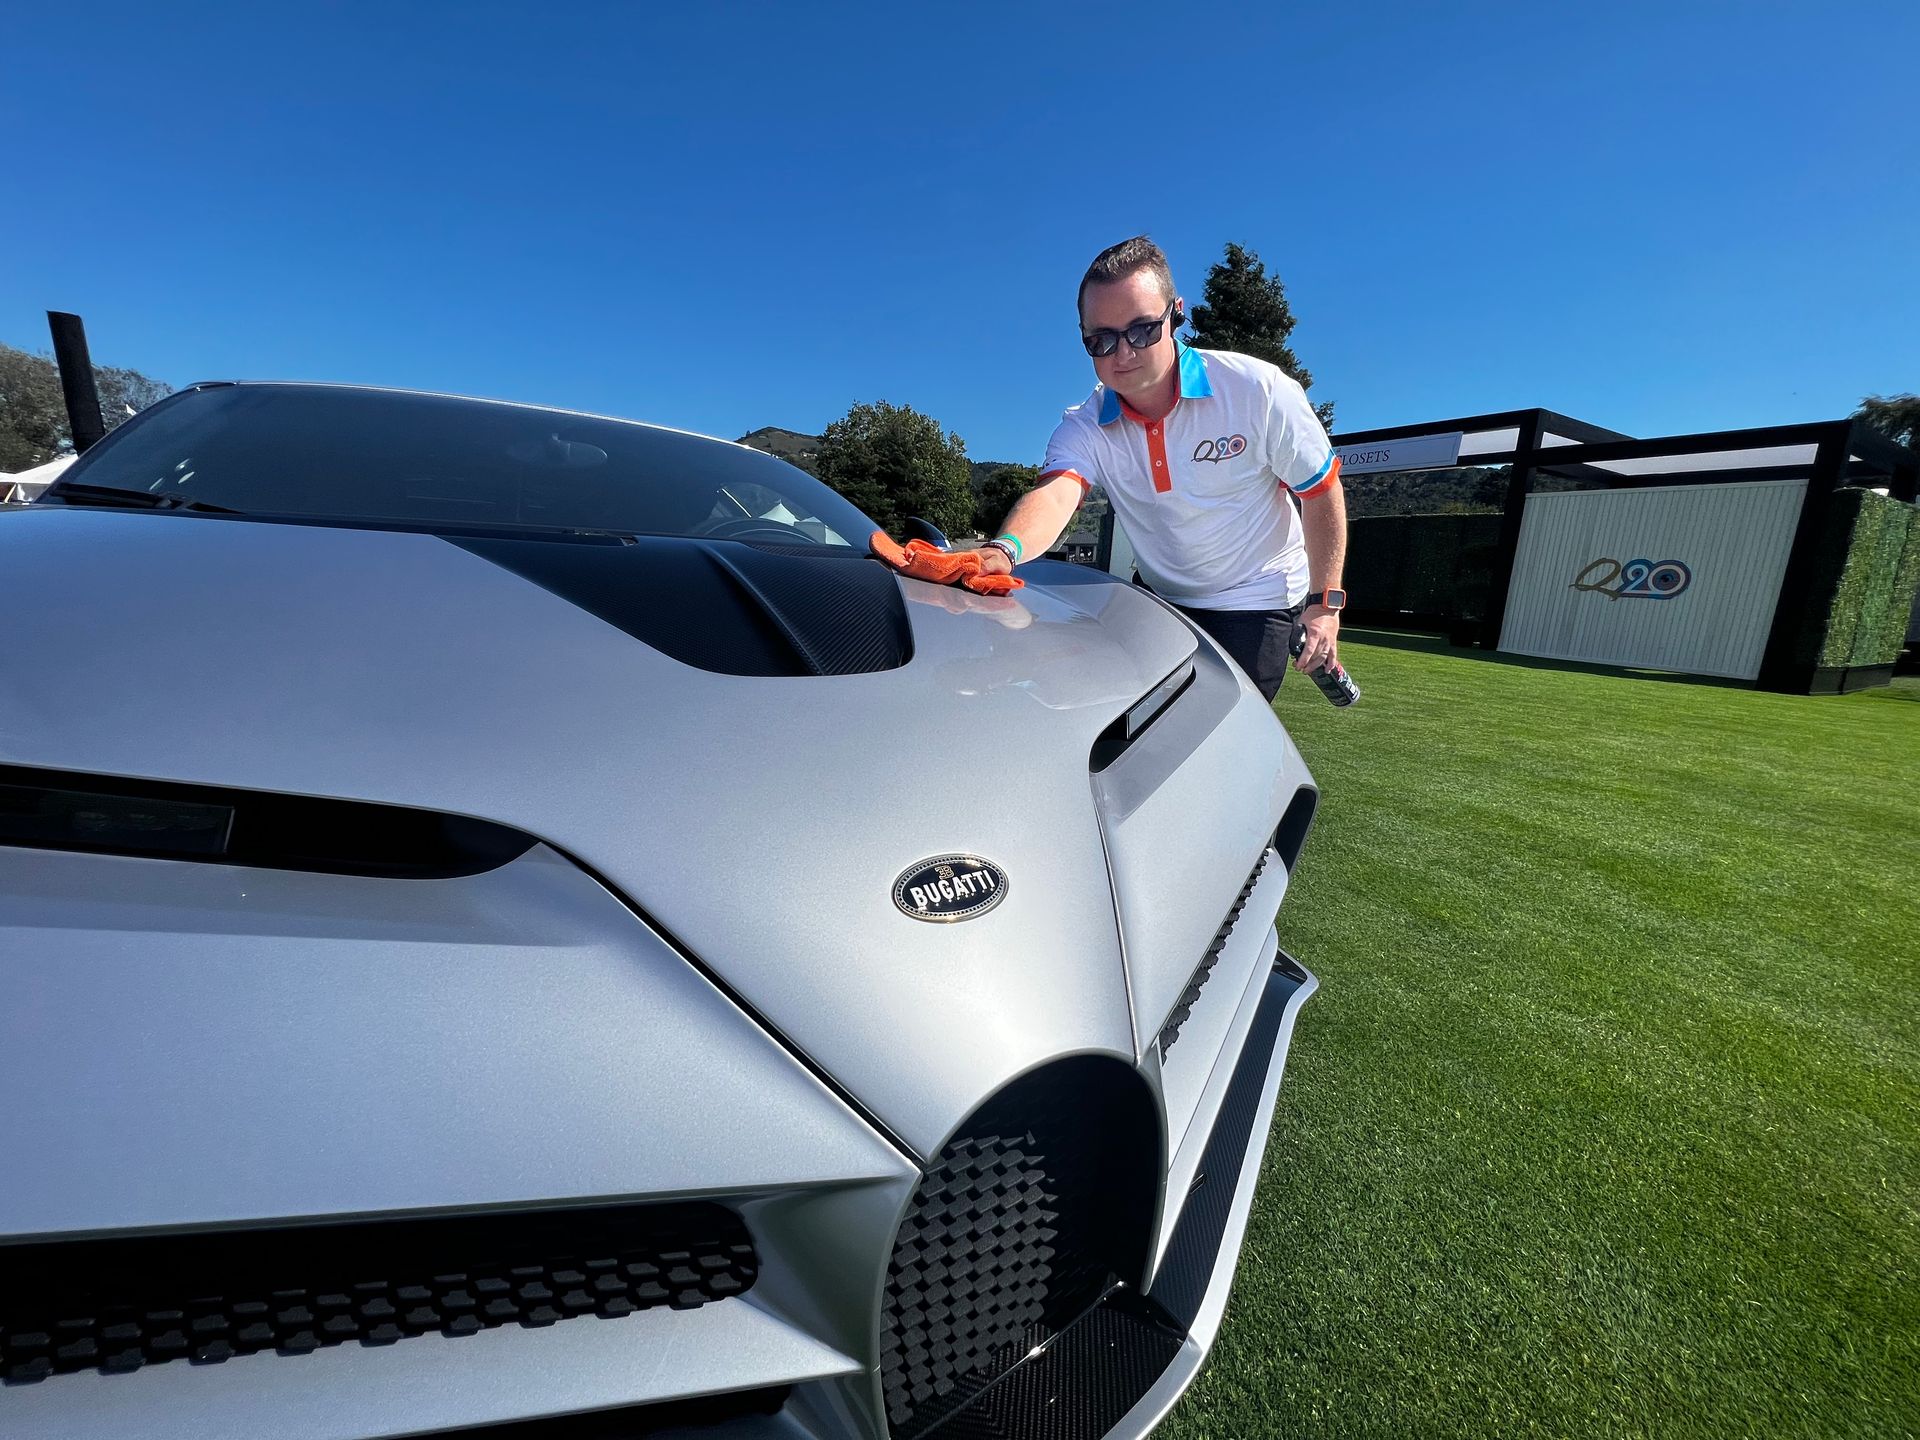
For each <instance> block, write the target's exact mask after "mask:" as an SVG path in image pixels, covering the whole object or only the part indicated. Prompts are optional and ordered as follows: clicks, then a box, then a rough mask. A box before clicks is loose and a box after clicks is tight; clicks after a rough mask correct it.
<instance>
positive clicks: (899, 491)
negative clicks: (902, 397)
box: [814, 400, 973, 538]
mask: <svg viewBox="0 0 1920 1440" xmlns="http://www.w3.org/2000/svg"><path fill="white" fill-rule="evenodd" d="M814 463H815V464H816V465H817V466H818V473H819V476H820V478H821V479H822V480H824V481H825V482H826V483H827V484H828V485H831V486H832V487H833V488H834V489H835V490H837V491H839V492H840V493H841V494H842V495H844V496H846V497H847V499H849V500H851V501H852V502H853V503H854V504H855V505H858V506H859V507H860V508H861V509H862V510H864V511H866V512H867V514H869V515H871V516H872V517H873V522H874V523H875V524H876V525H878V526H880V527H881V528H882V529H883V530H885V531H886V532H887V533H888V534H889V535H892V536H895V537H896V538H897V537H899V536H901V535H903V534H904V533H905V521H906V518H907V517H908V516H909V515H918V516H920V517H921V518H922V519H925V520H931V521H932V522H933V523H934V524H935V525H938V526H939V527H940V528H941V529H942V530H944V531H946V532H947V533H948V534H950V535H955V534H964V533H966V531H967V530H968V528H969V527H970V526H971V525H972V523H973V491H972V489H971V487H970V486H969V485H968V483H967V475H968V466H967V447H966V445H965V443H964V442H963V441H962V440H961V439H960V437H959V436H958V435H953V434H946V433H943V432H942V430H941V428H940V422H939V421H937V420H934V419H932V418H931V417H929V416H926V415H922V414H921V413H920V412H919V411H917V410H915V409H913V408H912V407H911V406H909V405H890V404H888V403H887V402H886V401H885V400H879V401H875V402H874V403H873V404H871V405H855V406H854V407H853V408H852V409H850V410H849V411H847V413H846V416H845V418H843V419H840V420H836V421H834V422H833V423H832V424H831V425H829V426H827V433H826V434H824V435H822V436H821V437H820V451H819V454H818V456H817V457H816V458H815V462H814Z"/></svg>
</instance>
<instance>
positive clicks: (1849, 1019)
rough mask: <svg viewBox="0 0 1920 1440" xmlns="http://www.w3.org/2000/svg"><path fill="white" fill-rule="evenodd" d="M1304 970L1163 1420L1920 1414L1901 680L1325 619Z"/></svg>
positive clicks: (1308, 731) (1415, 1422) (1387, 1431)
mask: <svg viewBox="0 0 1920 1440" xmlns="http://www.w3.org/2000/svg"><path fill="white" fill-rule="evenodd" d="M1342 654H1343V657H1344V658H1345V659H1346V661H1347V663H1348V667H1349V668H1350V669H1351V670H1352V672H1353V674H1354V677H1355V678H1356V679H1357V680H1358V681H1359V683H1360V684H1361V686H1362V687H1363V689H1364V691H1365V698H1364V699H1363V701H1362V702H1361V704H1360V705H1359V706H1357V707H1355V708H1354V709H1353V710H1352V711H1349V712H1344V713H1342V712H1338V711H1335V710H1334V709H1333V708H1332V707H1330V706H1328V705H1327V704H1326V703H1325V702H1324V701H1323V700H1322V699H1321V698H1320V695H1319V694H1318V692H1316V691H1315V690H1314V689H1313V687H1312V686H1311V685H1308V684H1305V683H1302V682H1301V679H1300V677H1298V676H1295V677H1293V678H1292V679H1290V680H1289V681H1288V683H1287V685H1286V687H1285V689H1284V690H1283V691H1282V693H1281V696H1280V699H1279V701H1278V709H1279V712H1280V714H1281V717H1282V718H1283V719H1284V720H1285V721H1286V723H1287V725H1288V727H1289V728H1290V729H1291V730H1292V732H1293V735H1294V738H1295V740H1296V741H1297V742H1298V743H1299V745H1300V747H1301V749H1302V750H1303V751H1304V752H1305V754H1306V757H1307V761H1308V763H1309V764H1310V765H1311V766H1312V767H1313V770H1314V773H1315V775H1316V777H1317V778H1318V780H1319V781H1320V785H1321V789H1322V804H1321V809H1320V818H1319V820H1318V822H1317V824H1316V826H1315V829H1314V832H1313V834H1312V836H1311V837H1310V838H1309V839H1308V841H1307V847H1306V850H1305V852H1304V854H1303V857H1302V860H1301V864H1300V869H1299V873H1298V874H1297V876H1296V877H1295V883H1294V888H1293V893H1292V894H1291V895H1290V896H1289V897H1288V900H1287V903H1286V906H1285V907H1284V908H1283V909H1282V911H1281V914H1280V935H1281V943H1282V944H1283V945H1285V946H1286V947H1287V948H1288V949H1289V950H1291V951H1292V952H1293V953H1294V954H1295V955H1297V956H1299V957H1300V959H1301V960H1302V961H1303V962H1304V963H1305V964H1306V965H1307V966H1308V968H1310V969H1312V970H1313V971H1315V972H1316V973H1317V974H1318V975H1319V977H1320V980H1321V982H1322V988H1321V991H1320V993H1319V995H1318V996H1317V997H1316V998H1315V999H1313V1000H1312V1001H1311V1002H1309V1004H1308V1005H1307V1007H1306V1008H1305V1010H1304V1011H1303V1012H1302V1014H1301V1018H1300V1023H1299V1027H1298V1030H1297V1031H1296V1034H1295V1038H1294V1046H1293V1054H1292V1059H1291V1060H1290V1062H1289V1067H1288V1072H1287V1078H1286V1084H1285V1085H1284V1086H1283V1087H1282V1089H1281V1092H1280V1105H1279V1110H1278V1112H1277V1114H1276V1117H1275V1122H1274V1130H1273V1137H1272V1141H1271V1144H1270V1146H1269V1149H1268V1151H1267V1159H1266V1166H1265V1172H1264V1175H1263V1177H1262V1189H1261V1192H1260V1197H1259V1200H1258V1202H1257V1203H1256V1206H1255V1210H1254V1214H1253V1220H1252V1224H1251V1227H1250V1229H1249V1232H1248V1238H1247V1249H1246V1253H1245V1255H1244V1257H1243V1259H1242V1262H1241V1267H1240V1273H1239V1278H1238V1280H1237V1281H1236V1283H1235V1286H1234V1294H1233V1301H1232V1304H1231V1306H1230V1308H1229V1310H1228V1313H1227V1321H1226V1326H1225V1329H1224V1331H1223V1333H1222V1336H1221V1339H1220V1342H1219V1344H1218V1346H1217V1347H1216V1349H1215V1351H1214V1357H1213V1360H1212V1363H1211V1365H1210V1366H1209V1367H1208V1369H1207V1370H1206V1371H1205V1372H1204V1373H1203V1375H1202V1376H1201V1378H1200V1380H1199V1381H1198V1383H1197V1384H1196V1385H1195V1387H1194V1389H1193V1391H1192V1392H1191V1394H1190V1395H1189V1396H1188V1397H1187V1398H1186V1399H1185V1400H1184V1401H1183V1402H1182V1403H1181V1405H1180V1407H1179V1408H1178V1409H1177V1410H1176V1411H1175V1412H1174V1415H1173V1416H1172V1417H1171V1419H1170V1420H1169V1421H1168V1424H1167V1426H1166V1428H1165V1430H1164V1432H1163V1433H1164V1434H1165V1435H1167V1436H1168V1437H1170V1440H1199V1437H1209V1440H1226V1437H1247V1436H1268V1435H1278V1436H1292V1435H1338V1436H1355V1435H1379V1436H1396V1437H1398V1436H1417V1435H1486V1434H1501V1435H1508V1434H1514V1435H1567V1436H1588V1435H1650V1436H1709V1435H1711V1436H1748V1435H1769V1436H1771V1435H1781V1436H1800V1435H1833V1436H1897V1435H1898V1436H1910V1435H1913V1434H1915V1432H1916V1430H1920V1274H1917V1273H1916V1272H1920V1019H1916V1010H1920V1003H1917V1002H1920V986H1916V983H1915V961H1916V956H1920V799H1917V798H1916V794H1915V776H1916V767H1920V704H1916V703H1912V702H1914V701H1916V700H1920V687H1916V685H1915V682H1913V681H1911V680H1903V681H1901V682H1899V683H1898V684H1897V685H1896V686H1895V687H1893V688H1892V689H1885V690H1878V691H1869V692H1866V693H1863V694H1859V695H1853V696H1847V697H1843V698H1820V699H1813V698H1808V697H1804V696H1801V697H1795V696H1783V695H1765V694H1758V693H1755V692H1753V691H1750V690H1746V689H1740V688H1733V687H1729V686H1723V685H1717V684H1712V683H1685V682H1680V681H1677V680H1675V679H1671V678H1668V677H1661V676H1654V675H1649V674H1642V673H1635V672H1620V671H1602V670H1597V669H1592V668H1588V667H1571V666H1553V665H1549V664H1547V663H1545V662H1518V663H1516V662H1513V661H1510V660H1508V659H1507V658H1506V657H1495V656H1489V655H1486V654H1484V653H1481V652H1472V651H1460V650H1451V649H1449V648H1448V647H1447V646H1446V645H1445V644H1444V643H1442V642H1439V641H1433V640H1428V639H1425V638H1417V637H1402V636H1390V635H1384V634H1369V633H1368V632H1361V631H1351V632H1349V634H1348V635H1347V636H1346V637H1345V638H1344V642H1343V646H1342Z"/></svg>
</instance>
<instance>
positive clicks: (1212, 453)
mask: <svg viewBox="0 0 1920 1440" xmlns="http://www.w3.org/2000/svg"><path fill="white" fill-rule="evenodd" d="M1246 448H1247V437H1246V436H1244V435H1222V436H1221V437H1220V438H1219V439H1218V440H1202V441H1201V442H1200V443H1199V444H1198V445H1196V446H1194V447H1193V458H1194V459H1196V460H1206V461H1209V462H1212V463H1215V464H1217V463H1218V462H1220V461H1222V460H1231V459H1233V457H1234V456H1236V455H1239V454H1242V453H1243V452H1244V451H1245V450H1246Z"/></svg>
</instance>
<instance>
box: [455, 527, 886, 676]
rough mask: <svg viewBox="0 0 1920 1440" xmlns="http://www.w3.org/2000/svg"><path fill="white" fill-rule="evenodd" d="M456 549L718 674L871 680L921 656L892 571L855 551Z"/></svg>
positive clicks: (553, 545) (479, 543)
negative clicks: (862, 677)
mask: <svg viewBox="0 0 1920 1440" xmlns="http://www.w3.org/2000/svg"><path fill="white" fill-rule="evenodd" d="M448 541H449V543H450V544H454V545H458V546H459V547H460V548H461V549H462V550H466V551H469V552H470V553H472V554H475V555H478V556H480V557H481V558H482V559H485V560H491V561H492V562H493V563H494V564H496V565H499V566H501V567H502V568H504V569H507V570H511V571H512V572H513V573H514V574H516V575H518V576H520V578H521V579H523V580H530V581H532V582H533V583H534V584H535V585H538V586H540V588H541V589H543V590H547V591H550V592H551V593H553V594H555V595H558V596H559V597H560V598H561V599H563V600H568V601H571V602H572V603H573V604H575V605H578V606H579V607H580V608H581V609H582V610H585V611H587V612H588V613H589V614H592V615H597V616H598V617H599V618H600V619H602V620H604V621H606V622H607V623H608V624H609V625H616V626H618V627H619V628H620V629H622V630H624V631H626V632H627V634H629V635H631V636H633V637H634V639H636V640H642V641H645V642H646V643H647V644H649V645H651V646H653V647H654V649H656V650H659V651H662V652H664V653H665V654H668V655H671V656H672V657H673V658H674V659H676V660H678V661H679V662H680V663H681V664H683V665H692V666H696V667H697V668H699V669H701V670H707V671H710V672H712V673H713V674H716V675H868V674H872V673H873V672H875V671H878V670H897V669H899V668H900V666H902V665H904V664H906V663H907V661H908V660H909V659H910V658H912V655H913V635H912V632H911V630H910V629H909V628H908V625H907V607H906V604H905V602H904V601H902V600H901V598H900V586H899V585H898V584H897V583H896V582H895V580H894V577H893V573H892V572H891V571H889V570H887V569H886V568H885V567H884V566H882V565H880V564H879V563H877V562H875V561H871V560H868V559H866V558H865V557H864V556H862V555H860V554H858V553H856V552H850V551H847V550H843V549H828V548H825V547H820V546H810V547H805V548H802V547H797V546H796V547H787V546H770V545H750V544H745V543H740V542H736V541H724V540H720V541H716V540H684V539H673V538H667V537H663V536H657V535H647V536H640V537H636V538H635V539H634V540H633V541H632V542H631V543H629V544H611V545H601V544H570V543H566V542H557V541H552V540H494V539H478V538H473V537H461V538H454V537H451V536H449V537H448Z"/></svg>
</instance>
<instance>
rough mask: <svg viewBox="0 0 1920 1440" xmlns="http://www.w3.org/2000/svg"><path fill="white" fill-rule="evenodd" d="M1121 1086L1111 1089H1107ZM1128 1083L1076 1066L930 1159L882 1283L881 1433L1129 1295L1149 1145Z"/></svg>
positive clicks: (1137, 1092) (901, 1439)
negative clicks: (1112, 1297) (1114, 1289)
mask: <svg viewBox="0 0 1920 1440" xmlns="http://www.w3.org/2000/svg"><path fill="white" fill-rule="evenodd" d="M1113 1072H1117V1073H1113ZM1149 1104H1150V1102H1149V1101H1148V1100H1147V1097H1146V1095H1145V1092H1144V1090H1143V1089H1142V1087H1141V1086H1140V1085H1139V1081H1138V1077H1136V1076H1134V1075H1133V1074H1132V1073H1131V1071H1129V1070H1127V1069H1126V1067H1124V1066H1121V1065H1118V1064H1117V1063H1115V1062H1111V1061H1099V1060H1075V1061H1069V1062H1063V1063H1062V1064H1059V1065H1055V1066H1051V1067H1049V1068H1048V1069H1046V1070H1043V1071H1040V1072H1037V1073H1036V1074H1034V1075H1031V1076H1028V1077H1026V1078H1025V1079H1024V1080H1021V1081H1019V1082H1017V1083H1016V1084H1015V1085H1014V1086H1012V1087H1010V1088H1009V1089H1008V1090H1007V1091H1005V1092H1003V1094H1002V1095H1001V1096H1000V1097H998V1098H997V1099H995V1100H994V1101H993V1102H991V1103H990V1104H989V1105H988V1106H986V1107H985V1108H984V1109H983V1110H981V1111H980V1112H979V1113H978V1114H977V1115H976V1116H975V1117H974V1119H973V1120H972V1121H970V1122H969V1123H968V1124H967V1125H966V1126H965V1127H964V1129H963V1130H962V1132H961V1133H960V1134H959V1135H958V1136H956V1137H955V1139H954V1140H953V1141H952V1142H951V1143H949V1144H948V1146H947V1147H946V1148H945V1149H944V1150H942V1151H941V1152H940V1154H939V1155H937V1156H936V1157H934V1161H933V1163H932V1164H931V1165H930V1166H929V1167H928V1170H927V1173H926V1175H925V1177H924V1178H923V1179H922V1180H921V1182H920V1185H919V1188H918V1189H917V1190H916V1191H915V1193H914V1198H913V1202H912V1204H911V1205H910V1206H909V1208H908V1211H907V1215H906V1217H905V1219H904V1220H903V1221H902V1222H901V1226H900V1231H899V1234H898V1235H897V1236H896V1237H895V1243H894V1252H893V1262H892V1266H891V1268H890V1270H889V1273H888V1283H887V1295H886V1306H885V1313H884V1315H883V1318H882V1331H881V1355H882V1360H881V1365H882V1379H883V1383H884V1388H885V1393H886V1404H887V1420H888V1423H889V1425H890V1426H891V1428H892V1431H893V1434H894V1436H895V1437H896V1440H914V1437H916V1436H919V1435H923V1434H925V1433H926V1432H927V1431H928V1430H929V1429H931V1428H932V1427H933V1426H934V1425H936V1424H938V1423H939V1422H940V1421H941V1419H942V1418H944V1417H945V1416H947V1415H949V1414H951V1413H952V1412H953V1411H954V1410H956V1409H958V1408H960V1407H961V1406H963V1405H965V1404H966V1403H967V1402H968V1401H969V1400H970V1399H972V1398H973V1397H974V1396H976V1395H977V1394H979V1393H980V1391H982V1390H983V1389H985V1388H986V1387H987V1386H988V1385H990V1384H992V1383H993V1381H994V1380H995V1379H997V1378H998V1377H1000V1376H1001V1375H1003V1374H1004V1373H1006V1372H1007V1371H1008V1370H1009V1369H1010V1368H1012V1367H1013V1366H1014V1365H1015V1364H1017V1363H1018V1362H1019V1361H1020V1359H1021V1358H1022V1357H1023V1356H1025V1355H1026V1354H1028V1352H1029V1351H1031V1350H1032V1349H1033V1348H1034V1347H1035V1346H1036V1345H1039V1344H1041V1343H1043V1342H1045V1341H1047V1340H1048V1339H1050V1338H1051V1337H1053V1336H1054V1335H1056V1334H1058V1333H1059V1332H1060V1331H1061V1330H1063V1329H1064V1328H1065V1327H1066V1326H1067V1325H1069V1324H1071V1323H1072V1322H1073V1321H1074V1320H1075V1319H1077V1318H1078V1317H1080V1316H1081V1315H1082V1314H1084V1313H1085V1312H1086V1311H1087V1310H1088V1309H1089V1308H1090V1307H1091V1306H1092V1305H1093V1304H1094V1303H1095V1302H1096V1301H1098V1300H1099V1298H1100V1296H1101V1295H1102V1294H1104V1293H1105V1292H1106V1290H1107V1289H1108V1288H1109V1286H1110V1285H1111V1284H1112V1283H1113V1281H1114V1280H1115V1279H1127V1280H1133V1279H1137V1278H1138V1275H1139V1274H1140V1272H1141V1269H1142V1268H1143V1267H1144V1264H1145V1259H1146V1246H1147V1242H1148V1239H1149V1235H1148V1230H1149V1228H1150V1224H1151V1204H1152V1176H1153V1174H1154V1173H1155V1172H1154V1170H1153V1168H1152V1167H1154V1166H1156V1165H1157V1164H1158V1160H1159V1144H1158V1135H1157V1130H1156V1129H1155V1127H1154V1124H1153V1121H1152V1116H1151V1111H1150V1109H1149V1108H1148V1107H1149Z"/></svg>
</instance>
